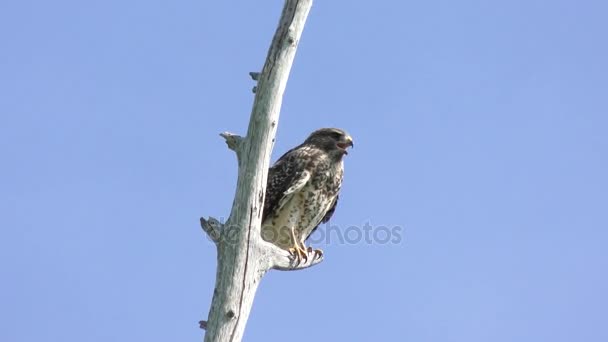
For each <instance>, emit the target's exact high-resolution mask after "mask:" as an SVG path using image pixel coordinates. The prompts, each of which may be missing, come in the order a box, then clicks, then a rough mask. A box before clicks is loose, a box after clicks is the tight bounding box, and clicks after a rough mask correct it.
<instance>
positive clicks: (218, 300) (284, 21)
mask: <svg viewBox="0 0 608 342" xmlns="http://www.w3.org/2000/svg"><path fill="white" fill-rule="evenodd" d="M311 6H312V0H285V4H284V6H283V12H282V14H281V19H280V20H279V25H278V27H277V30H276V32H275V35H274V37H273V40H272V44H271V45H270V49H269V50H268V55H267V57H266V61H265V63H264V67H263V69H262V72H261V73H255V72H254V73H250V75H251V77H252V78H253V79H254V80H256V81H257V82H258V83H257V85H256V87H255V88H254V92H255V93H256V95H255V100H254V104H253V109H252V112H251V117H250V119H249V127H248V129H247V135H246V137H244V138H243V137H240V136H238V135H236V134H232V133H228V132H224V133H222V134H221V136H222V137H223V138H224V139H225V140H226V144H228V147H229V148H230V149H231V150H234V151H235V152H236V153H237V157H238V159H239V172H238V180H237V186H236V195H235V199H234V201H233V203H232V210H231V212H230V216H229V219H228V220H227V221H226V223H225V224H224V225H223V226H221V225H220V226H219V228H218V226H214V225H213V224H211V223H210V222H212V221H211V218H210V219H209V220H208V221H205V220H204V219H201V225H202V227H203V229H204V230H205V231H206V232H207V234H209V235H210V236H212V239H213V237H220V235H219V233H218V232H219V230H220V228H221V239H219V238H218V239H216V240H215V241H218V242H217V245H218V266H217V272H216V282H215V291H214V293H213V300H212V302H211V308H210V310H209V316H208V321H206V323H205V329H206V334H205V341H207V342H218V341H221V342H223V341H230V342H238V341H240V340H241V338H242V336H243V333H244V330H245V325H246V322H247V319H248V318H249V313H250V311H251V306H252V305H253V298H254V296H255V292H256V290H257V286H258V284H259V282H260V280H261V278H262V277H263V275H264V274H265V273H266V272H267V271H268V270H270V269H273V268H274V269H280V270H297V269H304V268H307V267H311V266H313V265H316V264H318V263H319V262H321V261H322V260H323V258H322V256H321V255H318V254H317V253H315V252H314V251H310V253H309V258H307V259H306V260H305V261H304V262H303V263H301V264H296V262H295V261H293V258H291V257H290V255H289V253H288V252H287V251H284V250H281V249H280V248H278V247H276V246H274V245H271V244H268V243H265V241H263V240H262V237H261V220H262V210H263V207H264V196H265V188H266V181H267V177H268V168H269V166H270V165H269V164H270V155H271V153H272V146H273V142H274V137H275V133H276V128H277V124H278V120H279V113H280V110H281V104H282V101H283V93H284V92H285V87H286V85H287V79H288V78H289V73H290V70H291V65H292V64H293V60H294V57H295V53H296V49H297V46H298V42H299V40H300V36H301V34H302V31H303V30H304V24H305V22H306V18H307V17H308V13H309V11H310V8H311ZM216 221H217V220H216ZM218 224H219V222H218ZM206 227H207V228H206ZM210 227H212V228H210ZM216 233H218V234H216ZM225 237H226V238H225ZM269 245H270V246H269ZM201 326H202V324H201Z"/></svg>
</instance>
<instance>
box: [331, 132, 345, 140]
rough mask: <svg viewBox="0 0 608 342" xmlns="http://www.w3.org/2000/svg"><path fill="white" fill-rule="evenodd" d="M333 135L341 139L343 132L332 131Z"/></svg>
mask: <svg viewBox="0 0 608 342" xmlns="http://www.w3.org/2000/svg"><path fill="white" fill-rule="evenodd" d="M331 137H332V138H334V139H336V140H340V138H342V133H340V132H331Z"/></svg>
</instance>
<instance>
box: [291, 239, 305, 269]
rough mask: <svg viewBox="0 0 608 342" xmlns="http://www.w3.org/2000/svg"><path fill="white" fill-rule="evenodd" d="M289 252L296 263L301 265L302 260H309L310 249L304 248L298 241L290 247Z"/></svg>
mask: <svg viewBox="0 0 608 342" xmlns="http://www.w3.org/2000/svg"><path fill="white" fill-rule="evenodd" d="M289 253H291V256H292V258H293V260H294V261H295V264H296V265H299V264H300V263H301V262H302V261H304V262H307V261H308V254H309V253H308V250H306V249H304V248H302V246H300V245H299V244H298V243H296V244H295V245H294V246H293V247H291V248H290V249H289Z"/></svg>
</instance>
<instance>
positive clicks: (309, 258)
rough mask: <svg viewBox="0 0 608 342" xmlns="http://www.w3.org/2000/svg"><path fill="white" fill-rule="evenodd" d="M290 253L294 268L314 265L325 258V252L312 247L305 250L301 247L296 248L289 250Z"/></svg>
mask: <svg viewBox="0 0 608 342" xmlns="http://www.w3.org/2000/svg"><path fill="white" fill-rule="evenodd" d="M289 252H290V253H291V256H292V264H293V265H294V266H300V265H305V264H308V263H310V264H312V263H314V262H316V261H318V260H319V259H321V258H323V251H322V250H320V249H314V248H312V247H308V248H306V249H303V248H302V247H301V246H294V247H292V248H290V249H289Z"/></svg>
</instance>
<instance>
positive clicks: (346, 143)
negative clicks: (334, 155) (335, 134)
mask: <svg viewBox="0 0 608 342" xmlns="http://www.w3.org/2000/svg"><path fill="white" fill-rule="evenodd" d="M337 145H338V147H339V148H341V149H342V150H344V154H348V152H346V149H347V148H349V147H355V144H353V138H351V136H350V135H347V136H346V137H345V138H344V141H341V142H339V143H338V144H337Z"/></svg>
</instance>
